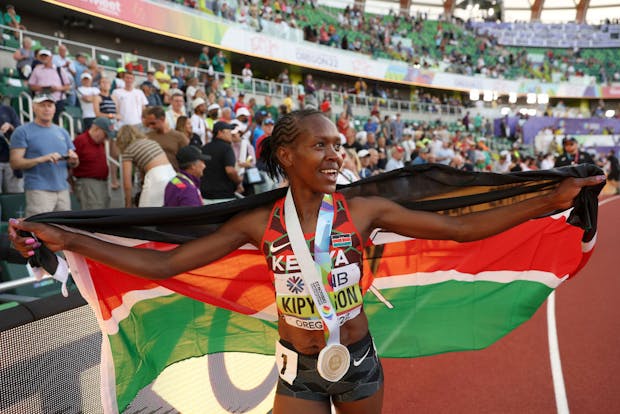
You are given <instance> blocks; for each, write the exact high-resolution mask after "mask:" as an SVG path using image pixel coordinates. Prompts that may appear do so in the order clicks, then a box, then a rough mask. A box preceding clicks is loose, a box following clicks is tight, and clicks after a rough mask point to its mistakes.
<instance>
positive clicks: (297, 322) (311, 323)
mask: <svg viewBox="0 0 620 414" xmlns="http://www.w3.org/2000/svg"><path fill="white" fill-rule="evenodd" d="M360 310H361V307H357V308H355V309H353V310H351V311H350V312H347V313H343V314H342V315H338V324H339V325H340V326H342V325H344V324H345V322H347V321H349V320H351V319H353V318H355V317H356V316H357V315H359V313H360ZM284 320H285V321H286V323H288V324H289V325H291V326H295V327H297V328H301V329H306V330H310V331H322V330H323V321H322V320H320V319H319V320H312V319H302V318H296V317H294V316H289V315H284Z"/></svg>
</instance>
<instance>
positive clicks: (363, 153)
mask: <svg viewBox="0 0 620 414" xmlns="http://www.w3.org/2000/svg"><path fill="white" fill-rule="evenodd" d="M369 155H370V152H368V150H367V149H361V150H359V151H357V156H358V158H364V157H367V156H369Z"/></svg>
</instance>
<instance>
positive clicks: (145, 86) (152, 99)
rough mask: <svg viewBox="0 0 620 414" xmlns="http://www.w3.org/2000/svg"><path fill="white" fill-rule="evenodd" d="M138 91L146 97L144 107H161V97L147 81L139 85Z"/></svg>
mask: <svg viewBox="0 0 620 414" xmlns="http://www.w3.org/2000/svg"><path fill="white" fill-rule="evenodd" d="M140 90H142V93H143V94H144V96H145V97H146V101H147V102H148V103H147V104H146V106H162V105H163V102H162V101H161V96H160V95H159V93H158V92H157V89H155V87H154V86H153V84H152V83H151V82H149V81H144V82H142V84H141V85H140Z"/></svg>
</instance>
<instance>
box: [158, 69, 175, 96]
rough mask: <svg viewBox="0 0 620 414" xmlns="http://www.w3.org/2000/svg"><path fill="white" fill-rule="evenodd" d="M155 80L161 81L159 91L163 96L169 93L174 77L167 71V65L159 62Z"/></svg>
mask: <svg viewBox="0 0 620 414" xmlns="http://www.w3.org/2000/svg"><path fill="white" fill-rule="evenodd" d="M155 80H156V81H157V83H159V92H160V93H161V95H162V96H164V95H165V94H166V93H168V90H169V89H170V81H171V80H172V77H171V76H170V75H169V74H168V72H167V71H166V65H165V64H163V63H159V64H158V65H157V71H156V72H155Z"/></svg>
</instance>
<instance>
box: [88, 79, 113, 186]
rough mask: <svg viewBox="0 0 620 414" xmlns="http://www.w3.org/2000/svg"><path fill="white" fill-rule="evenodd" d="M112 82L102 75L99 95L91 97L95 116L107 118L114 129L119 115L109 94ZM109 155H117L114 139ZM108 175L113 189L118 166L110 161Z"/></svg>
mask: <svg viewBox="0 0 620 414" xmlns="http://www.w3.org/2000/svg"><path fill="white" fill-rule="evenodd" d="M111 85H112V82H111V81H110V79H108V78H106V77H102V78H101V81H100V82H99V95H98V96H95V98H94V99H93V107H94V108H95V116H96V117H103V118H108V119H109V120H110V122H112V124H113V125H114V127H115V129H116V126H117V124H118V121H119V115H118V113H117V112H116V103H114V100H113V99H112V96H110V87H111ZM110 155H111V156H112V158H114V159H117V158H118V155H119V151H118V147H117V146H116V141H115V140H110ZM109 167H110V176H111V181H112V183H111V184H110V186H111V187H112V189H113V190H116V189H118V188H120V184H119V182H118V167H117V166H116V164H114V163H110V165H109Z"/></svg>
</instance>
